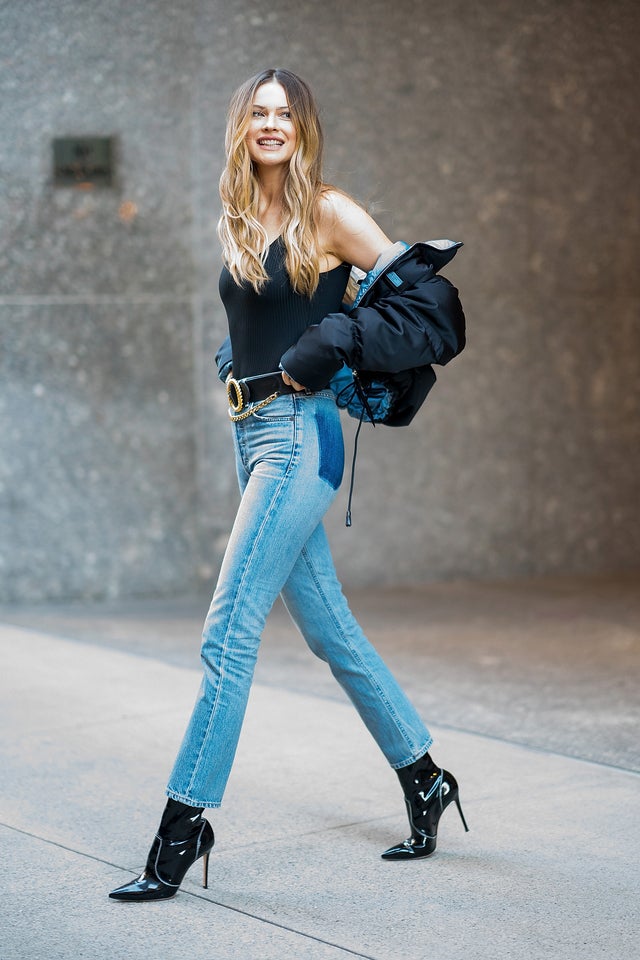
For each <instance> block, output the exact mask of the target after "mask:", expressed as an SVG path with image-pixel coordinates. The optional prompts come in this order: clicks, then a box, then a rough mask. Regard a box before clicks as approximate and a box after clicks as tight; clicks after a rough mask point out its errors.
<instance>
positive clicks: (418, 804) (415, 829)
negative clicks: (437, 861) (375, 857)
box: [382, 757, 469, 860]
mask: <svg viewBox="0 0 640 960" xmlns="http://www.w3.org/2000/svg"><path fill="white" fill-rule="evenodd" d="M396 773H397V774H398V777H399V779H400V783H401V785H402V788H403V790H404V800H405V804H406V807H407V814H408V817H409V826H410V828H411V836H410V837H408V838H407V839H406V840H403V841H402V843H398V844H396V845H395V846H393V847H389V849H388V850H385V852H384V853H383V854H382V859H383V860H419V859H421V858H422V857H428V856H430V855H431V854H432V853H433V852H434V851H435V849H436V843H437V838H438V822H439V820H440V817H441V816H442V814H443V813H444V811H445V810H446V809H447V807H448V806H449V804H450V803H452V802H453V803H455V804H456V806H457V808H458V813H459V814H460V819H461V820H462V824H463V826H464V829H465V830H466V831H468V830H469V828H468V826H467V821H466V820H465V818H464V814H463V812H462V807H461V806H460V797H459V790H458V783H457V781H456V778H455V777H454V776H453V774H451V773H449V772H448V771H447V770H442V769H440V768H439V767H436V766H435V765H434V764H433V762H432V761H431V758H430V757H427V758H426V762H425V758H420V759H419V760H416V762H415V763H412V764H410V765H409V766H408V767H402V768H401V769H400V770H397V771H396Z"/></svg>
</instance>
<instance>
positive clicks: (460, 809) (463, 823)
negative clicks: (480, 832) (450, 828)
mask: <svg viewBox="0 0 640 960" xmlns="http://www.w3.org/2000/svg"><path fill="white" fill-rule="evenodd" d="M455 801H456V807H457V808H458V813H459V814H460V819H461V820H462V826H463V827H464V829H465V830H466V832H467V833H469V827H468V826H467V821H466V820H465V818H464V813H463V812H462V807H461V806H460V798H459V797H455Z"/></svg>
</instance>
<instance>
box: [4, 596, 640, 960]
mask: <svg viewBox="0 0 640 960" xmlns="http://www.w3.org/2000/svg"><path fill="white" fill-rule="evenodd" d="M152 607H153V604H151V605H150V609H151V608H152ZM38 616H39V615H38V612H37V611H34V612H33V614H32V617H31V619H32V622H34V623H37V622H38ZM83 616H84V618H85V619H84V621H83V623H84V624H85V626H86V618H87V616H88V614H86V612H85V613H83V612H82V611H80V612H79V614H78V617H79V620H81V619H82V617H83ZM127 616H128V617H129V620H128V621H127V622H128V627H127V629H128V630H129V631H131V622H130V621H131V616H130V613H129V614H127V613H123V614H122V617H123V619H124V620H126V619H127ZM150 616H151V617H152V613H150ZM276 616H277V614H276ZM12 619H14V620H15V619H20V618H19V617H13V618H12ZM24 619H26V615H25V617H24V618H23V620H24ZM407 622H408V623H411V622H412V621H411V611H408V621H407ZM110 623H111V624H112V626H113V625H114V624H116V625H117V623H118V620H117V616H116V615H115V613H112V614H111V615H110ZM144 623H145V621H144V619H142V620H141V621H140V628H139V631H140V633H141V634H144V631H145V629H147V628H146V627H145V626H144ZM59 626H60V624H58V628H59ZM545 626H546V628H548V626H549V625H548V623H547V624H546V625H545ZM73 632H74V631H73V630H72V629H70V630H69V631H68V633H69V634H71V635H73ZM98 632H99V631H98ZM116 632H117V631H116ZM286 642H288V641H286ZM286 642H285V647H286ZM0 644H1V649H2V663H3V669H2V675H1V677H0V687H1V688H2V708H1V715H0V719H1V721H2V737H1V740H2V742H1V756H2V771H3V777H2V780H3V787H4V789H3V800H2V808H1V811H0V821H1V825H0V849H1V850H2V864H3V869H2V888H3V890H2V900H1V906H0V957H1V958H2V960H27V958H29V960H58V958H65V960H66V958H74V960H75V958H82V960H85V958H86V960H121V958H122V960H125V958H127V960H147V958H149V960H174V958H175V960H178V958H180V960H182V958H194V960H200V958H202V960H204V958H207V960H288V958H295V960H299V958H300V960H339V958H347V957H349V956H356V957H369V958H375V960H401V958H402V960H425V958H430V957H434V958H436V957H437V958H443V957H445V958H447V960H458V958H460V960H462V958H464V960H484V958H491V960H502V958H505V960H506V958H509V960H520V958H523V960H524V958H527V960H537V958H553V960H564V958H572V960H573V958H575V960H578V958H579V960H591V958H596V957H603V958H605V957H607V958H608V957H611V956H614V955H615V956H620V957H630V956H633V955H635V952H636V950H637V943H638V932H639V931H638V925H637V864H638V861H639V856H638V854H639V852H640V851H639V850H638V827H637V824H638V814H637V811H638V798H639V796H640V778H639V777H638V775H637V774H635V773H633V772H629V771H627V770H624V769H619V768H615V767H612V766H604V765H597V764H595V763H591V762H585V761H583V760H578V759H572V758H569V757H567V756H563V755H559V754H554V753H551V752H549V751H548V750H547V751H542V750H537V749H532V748H529V747H525V746H520V745H518V744H514V743H509V742H506V740H505V739H499V738H498V737H497V736H495V735H493V736H483V735H479V734H477V733H474V732H462V731H460V730H454V729H439V728H438V727H436V726H434V727H433V730H434V733H435V734H436V737H437V752H436V757H437V758H443V759H444V758H446V764H447V766H449V767H450V768H451V769H452V770H453V771H454V772H455V774H456V776H457V778H458V780H459V782H460V784H461V800H462V804H463V809H464V811H465V814H466V817H467V820H468V823H469V827H470V830H471V832H470V833H468V834H465V833H464V832H463V829H462V825H461V823H460V821H459V819H458V816H457V813H456V810H455V808H454V807H452V808H451V809H449V810H448V811H447V812H446V814H445V815H444V817H443V820H442V822H441V828H440V838H439V846H438V851H437V853H436V854H435V856H434V857H432V858H429V859H427V860H424V861H421V862H418V863H413V864H402V863H386V862H384V861H382V860H381V859H380V858H379V854H380V852H381V851H382V850H383V849H385V847H386V846H388V845H389V844H390V843H391V842H393V841H395V840H398V839H402V838H404V837H405V836H406V835H407V824H406V819H405V814H404V810H403V803H402V797H401V794H400V791H399V787H398V784H397V781H396V778H395V776H394V775H393V773H392V772H391V771H389V769H388V768H387V766H386V764H385V762H384V760H383V759H382V758H381V756H380V755H379V753H378V751H377V749H376V747H375V745H374V744H373V743H372V742H371V741H370V739H369V737H368V734H367V733H366V731H365V730H364V728H363V727H362V726H361V724H360V721H359V719H358V717H357V715H356V714H355V712H354V711H353V709H352V708H351V707H350V705H348V704H346V703H345V702H343V701H342V700H341V699H339V698H335V699H333V698H331V699H330V698H329V697H327V696H326V694H325V691H324V689H321V690H320V692H319V693H317V692H314V691H313V690H312V689H308V688H307V689H301V685H300V684H298V683H297V682H296V676H297V674H296V671H297V669H298V667H297V665H296V664H295V663H294V664H293V665H292V668H291V673H290V675H289V677H288V680H289V681H290V682H288V683H286V684H285V683H283V684H282V685H281V686H275V685H274V684H273V683H272V682H271V679H272V678H271V675H270V673H269V669H270V667H269V663H267V665H266V666H265V667H264V668H263V672H262V674H261V676H258V680H257V682H256V684H255V686H254V689H253V692H252V697H251V700H250V704H249V710H248V713H247V719H246V724H245V729H244V732H243V736H242V739H241V743H240V748H239V751H238V757H237V761H236V764H235V767H234V771H233V774H232V778H231V781H230V784H229V788H228V791H227V795H226V798H225V805H224V806H223V808H222V809H221V810H219V811H211V812H210V819H211V821H212V823H213V826H214V829H215V831H216V834H217V842H216V847H215V849H214V852H213V855H212V858H211V864H210V872H209V889H208V890H203V888H202V887H201V886H200V885H199V882H200V878H201V871H200V869H199V867H200V865H199V864H197V865H196V866H194V867H193V869H192V870H191V872H190V873H189V874H188V875H187V878H186V880H185V882H184V884H183V887H182V889H181V891H180V893H179V894H178V896H177V897H176V898H175V899H174V900H171V901H168V902H164V903H156V904H147V905H137V904H135V905H130V904H120V903H115V902H113V901H110V900H109V899H108V898H107V896H106V894H107V892H108V891H109V889H111V888H112V887H114V886H116V885H118V884H120V883H122V882H124V880H126V879H127V878H128V877H129V876H132V875H133V874H135V873H136V872H139V871H140V869H141V868H142V866H143V863H144V859H145V856H146V852H147V848H148V846H149V844H150V841H151V838H152V835H153V832H154V830H155V828H156V826H157V821H158V819H159V815H160V812H161V809H162V806H163V803H164V800H163V788H164V781H165V778H166V775H167V773H168V769H169V767H170V765H171V762H172V759H173V755H174V754H175V751H176V749H177V747H178V743H179V740H180V738H181V735H182V732H183V729H184V725H185V722H186V718H187V716H188V714H189V712H190V709H191V706H192V703H193V700H194V697H195V694H196V691H197V688H198V684H199V672H198V670H197V669H195V662H194V666H193V667H192V666H182V665H179V664H177V663H175V662H167V661H168V660H171V659H172V658H171V657H170V656H168V655H167V648H166V645H165V646H163V645H162V638H160V655H159V657H157V658H156V657H154V656H152V655H151V652H150V650H149V649H148V648H147V645H146V642H145V644H142V646H139V647H138V649H137V652H129V651H127V650H124V649H115V647H114V644H107V642H106V641H104V643H103V644H101V643H93V644H90V643H87V642H82V640H80V639H69V638H68V637H66V636H63V635H57V636H56V635H52V634H51V633H45V632H44V631H43V630H42V627H40V629H33V628H27V627H26V626H16V625H12V624H10V623H7V622H6V618H5V623H4V624H0ZM116 645H117V644H116ZM131 645H132V646H133V647H134V648H135V647H136V644H135V643H133V642H132V644H131ZM143 647H144V649H143ZM401 648H402V650H401V653H402V657H401V658H400V659H401V660H402V663H403V670H404V669H406V666H407V663H408V660H409V659H410V654H411V649H410V648H411V644H409V643H408V642H407V641H406V638H405V641H404V642H403V643H402V644H401ZM417 657H418V654H417V653H416V658H417ZM403 658H404V659H403ZM173 659H175V658H173ZM268 659H269V658H268V657H267V660H268ZM275 660H277V652H276V654H275V655H274V656H272V658H271V662H272V663H273V662H274V661H275ZM309 662H311V661H309ZM417 662H418V659H415V660H414V665H415V664H417ZM626 662H627V661H626V660H625V664H626ZM318 666H319V667H321V666H322V665H320V664H319V665H318ZM571 666H572V665H571V664H567V677H570V676H571V674H572V670H571ZM315 669H316V667H315V666H314V670H315ZM573 673H575V670H574V671H573ZM285 679H287V678H285ZM574 679H575V678H574ZM623 680H624V678H621V682H622V681H623ZM418 681H419V677H418V678H417V679H416V683H418ZM545 695H546V694H545V692H544V691H541V697H542V698H544V696H545ZM585 708H586V709H587V710H588V704H585Z"/></svg>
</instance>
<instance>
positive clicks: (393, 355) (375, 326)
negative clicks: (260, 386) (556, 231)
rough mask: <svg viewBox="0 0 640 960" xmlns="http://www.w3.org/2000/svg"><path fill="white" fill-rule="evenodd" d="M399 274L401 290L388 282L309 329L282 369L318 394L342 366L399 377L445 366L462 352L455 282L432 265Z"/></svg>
mask: <svg viewBox="0 0 640 960" xmlns="http://www.w3.org/2000/svg"><path fill="white" fill-rule="evenodd" d="M398 272H399V273H400V277H399V278H398V279H399V280H400V281H401V282H400V285H399V287H398V288H397V289H396V288H394V286H393V284H391V283H390V282H388V281H387V280H385V279H384V278H383V279H382V281H381V282H380V283H379V285H378V290H376V293H375V296H373V297H372V299H371V300H369V302H368V303H367V305H364V306H360V307H356V308H355V310H352V311H351V312H350V313H349V314H345V313H332V314H329V315H328V316H327V317H325V318H324V319H323V320H322V322H321V323H319V324H316V325H314V326H311V327H308V328H307V330H305V332H304V333H303V334H302V336H301V337H300V339H299V340H298V342H297V343H296V344H295V345H294V346H293V347H291V348H290V349H289V350H287V352H286V353H285V354H284V356H283V357H282V361H281V366H282V368H283V369H284V370H286V372H287V373H288V374H289V376H290V377H292V378H293V379H294V380H296V381H297V382H298V383H301V384H303V385H304V386H305V387H308V388H309V389H311V390H318V389H321V388H322V387H324V386H326V385H327V383H328V382H329V380H330V379H331V377H332V376H333V374H334V373H335V372H336V371H337V370H338V369H339V368H340V366H341V364H342V363H346V364H347V366H350V367H352V368H354V369H357V370H363V371H376V372H379V373H397V372H399V371H401V370H410V369H412V368H414V367H421V366H425V365H427V364H432V363H437V364H445V363H448V362H449V360H451V359H452V357H454V356H456V354H458V353H460V351H461V350H462V349H463V347H464V344H465V334H464V326H465V322H464V313H463V311H462V306H461V304H460V300H459V298H458V291H457V290H456V288H455V287H454V286H453V284H451V283H450V282H449V281H448V280H447V279H446V278H445V277H442V276H440V275H439V274H436V273H434V270H433V267H432V266H425V265H424V264H419V263H415V262H413V263H409V264H408V265H407V266H406V268H403V270H402V271H398ZM394 276H396V277H397V274H394ZM372 293H373V291H372ZM367 299H368V298H365V300H367Z"/></svg>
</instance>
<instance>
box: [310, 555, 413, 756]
mask: <svg viewBox="0 0 640 960" xmlns="http://www.w3.org/2000/svg"><path fill="white" fill-rule="evenodd" d="M301 553H302V559H303V560H304V563H305V564H306V567H307V569H308V571H309V573H310V575H311V578H312V580H313V582H314V584H315V587H316V590H317V591H318V594H319V596H320V597H321V599H322V602H323V604H324V606H325V609H326V610H327V612H328V614H329V616H330V618H331V620H332V622H333V624H334V627H335V628H336V631H337V633H338V634H339V635H340V637H341V638H342V641H343V643H344V644H345V646H347V647H348V648H349V650H350V652H351V656H352V657H353V658H354V660H355V661H356V662H357V663H358V664H359V666H360V667H361V668H362V669H363V671H364V672H366V674H367V676H368V678H369V681H370V683H371V686H372V687H373V689H374V690H375V691H376V693H377V694H378V697H379V700H380V702H381V703H382V704H383V705H384V707H385V709H386V711H387V713H388V714H389V716H390V717H391V719H392V721H393V723H394V724H395V725H396V728H397V729H398V731H399V733H400V735H401V736H402V737H403V738H404V740H405V742H406V743H407V746H409V747H410V746H411V739H410V737H409V735H408V733H407V731H406V729H405V726H404V724H403V723H402V722H401V720H400V718H399V716H398V714H397V713H396V711H395V710H394V709H393V705H392V704H391V703H389V701H388V700H387V698H386V697H385V696H384V693H383V691H382V690H381V689H380V685H379V684H378V683H377V681H376V680H375V678H374V677H373V674H372V673H371V671H370V670H369V668H368V667H367V666H366V664H364V663H363V662H362V659H361V658H360V657H359V656H358V653H357V651H356V650H355V649H354V646H353V644H352V643H351V641H350V640H349V638H348V637H347V635H346V634H345V632H344V630H343V629H342V627H341V624H340V620H339V619H338V617H336V615H335V613H334V610H333V607H332V605H331V603H330V601H329V599H328V598H327V595H326V594H325V592H324V590H323V589H322V587H321V585H320V581H319V579H318V577H317V576H316V572H315V569H314V566H313V563H312V561H311V558H310V557H309V553H308V551H307V549H306V547H303V549H302V552H301ZM427 749H428V748H427ZM409 763H411V761H409ZM392 766H393V764H392Z"/></svg>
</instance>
